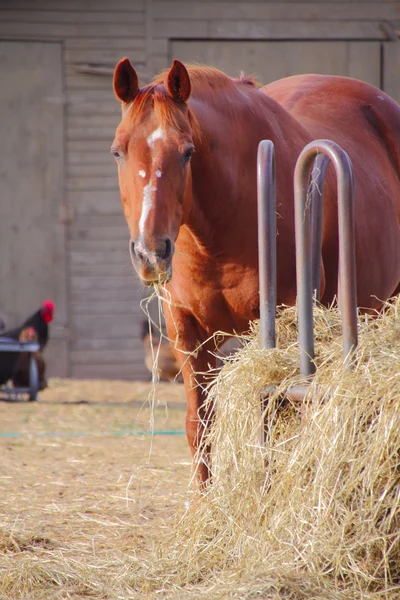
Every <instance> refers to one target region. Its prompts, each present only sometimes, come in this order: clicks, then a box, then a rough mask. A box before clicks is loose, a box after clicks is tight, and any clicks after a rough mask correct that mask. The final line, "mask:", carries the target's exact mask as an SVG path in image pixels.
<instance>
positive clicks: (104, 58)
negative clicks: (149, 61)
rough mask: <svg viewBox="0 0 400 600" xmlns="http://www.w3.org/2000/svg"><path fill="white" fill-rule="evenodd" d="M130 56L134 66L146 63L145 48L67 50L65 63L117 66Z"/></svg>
mask: <svg viewBox="0 0 400 600" xmlns="http://www.w3.org/2000/svg"><path fill="white" fill-rule="evenodd" d="M124 56H128V57H129V58H130V60H131V62H132V64H133V65H136V64H137V63H140V64H141V65H143V64H145V63H146V52H145V50H144V48H140V49H139V50H135V49H134V48H130V49H129V50H128V48H124V49H121V48H107V47H105V48H76V49H73V50H68V49H66V50H65V52H64V57H65V62H66V63H67V64H69V63H102V64H107V65H112V66H115V65H116V64H117V62H118V61H119V60H120V59H121V58H123V57H124Z"/></svg>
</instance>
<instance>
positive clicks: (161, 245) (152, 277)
mask: <svg viewBox="0 0 400 600" xmlns="http://www.w3.org/2000/svg"><path fill="white" fill-rule="evenodd" d="M129 253H130V256H131V261H132V264H133V267H134V269H135V271H136V272H137V274H138V275H139V277H140V279H141V280H142V282H143V283H144V285H148V286H150V285H154V284H156V283H158V284H165V283H168V282H169V281H170V280H171V278H172V256H173V254H174V244H173V242H172V240H171V238H164V239H160V240H157V242H156V245H155V247H154V249H152V250H150V249H149V248H148V247H147V246H146V245H145V244H144V242H143V241H142V240H140V239H138V240H136V242H135V241H133V240H130V242H129Z"/></svg>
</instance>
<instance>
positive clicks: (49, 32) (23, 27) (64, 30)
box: [0, 19, 143, 40]
mask: <svg viewBox="0 0 400 600" xmlns="http://www.w3.org/2000/svg"><path fill="white" fill-rule="evenodd" d="M0 36H1V37H7V38H10V37H14V38H21V37H23V38H27V39H28V38H29V39H32V38H35V39H37V38H44V39H48V38H51V39H57V40H60V39H63V38H68V37H78V36H80V37H83V38H90V37H94V38H100V37H104V38H110V39H113V38H115V37H119V36H122V37H130V36H132V37H135V36H138V37H142V36H143V25H141V24H137V23H131V22H128V23H126V22H125V23H113V22H108V23H90V22H89V23H79V22H78V19H77V20H76V21H75V23H52V24H51V27H50V26H49V23H27V22H25V21H21V20H20V19H19V20H18V21H12V22H7V21H3V20H0Z"/></svg>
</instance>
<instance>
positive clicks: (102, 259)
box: [69, 248, 132, 269]
mask: <svg viewBox="0 0 400 600" xmlns="http://www.w3.org/2000/svg"><path fill="white" fill-rule="evenodd" d="M69 262H70V268H71V269H73V268H74V267H96V268H102V269H108V267H110V266H113V267H114V265H117V266H121V265H128V266H129V268H130V269H132V266H131V259H130V257H129V253H128V249H126V251H123V250H122V248H121V249H118V250H109V249H107V250H104V251H100V250H98V251H97V252H88V251H81V252H80V251H77V250H70V252H69ZM100 265H101V267H100Z"/></svg>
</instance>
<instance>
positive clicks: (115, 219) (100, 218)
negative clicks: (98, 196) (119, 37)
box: [70, 211, 126, 230]
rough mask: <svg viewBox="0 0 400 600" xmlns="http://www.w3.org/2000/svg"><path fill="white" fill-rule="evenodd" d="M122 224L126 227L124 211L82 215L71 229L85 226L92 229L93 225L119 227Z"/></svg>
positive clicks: (75, 220) (76, 219)
mask: <svg viewBox="0 0 400 600" xmlns="http://www.w3.org/2000/svg"><path fill="white" fill-rule="evenodd" d="M122 225H123V226H124V227H126V224H125V220H124V218H123V215H122V211H120V212H116V213H114V214H113V215H95V214H88V215H82V216H80V217H77V218H75V219H74V221H73V223H72V225H71V227H70V229H73V228H74V227H77V228H82V227H85V228H87V229H88V230H90V229H91V228H92V227H109V226H110V227H117V226H122Z"/></svg>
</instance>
